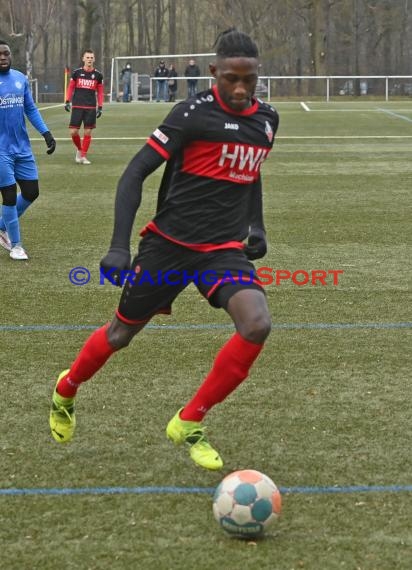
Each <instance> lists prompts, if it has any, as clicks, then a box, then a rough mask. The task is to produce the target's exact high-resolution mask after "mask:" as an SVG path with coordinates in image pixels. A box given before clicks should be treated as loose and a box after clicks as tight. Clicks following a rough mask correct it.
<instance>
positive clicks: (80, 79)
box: [64, 49, 103, 164]
mask: <svg viewBox="0 0 412 570" xmlns="http://www.w3.org/2000/svg"><path fill="white" fill-rule="evenodd" d="M94 60H95V58H94V53H93V51H92V50H90V49H87V50H85V51H84V52H83V55H82V61H83V63H84V66H83V67H79V69H75V70H74V71H73V73H72V76H71V79H70V82H69V86H68V88H67V94H66V104H65V106H64V108H65V109H66V111H67V112H68V113H69V112H70V103H71V111H72V114H71V117H70V125H69V129H70V134H71V136H72V141H73V143H74V145H75V147H76V148H77V151H76V157H75V161H76V162H77V163H78V164H90V161H89V160H88V159H87V151H88V150H89V146H90V143H91V140H92V130H93V129H94V128H95V127H96V118H97V119H98V118H99V117H101V115H102V110H103V75H102V74H101V73H100V71H98V70H97V69H95V67H94ZM96 96H97V102H96ZM96 103H97V113H96ZM82 123H83V126H84V133H83V141H82V140H81V138H80V134H79V129H80V127H81V125H82Z"/></svg>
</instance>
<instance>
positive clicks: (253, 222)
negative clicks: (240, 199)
mask: <svg viewBox="0 0 412 570" xmlns="http://www.w3.org/2000/svg"><path fill="white" fill-rule="evenodd" d="M261 232H263V233H266V230H265V224H264V222H263V199H262V181H261V178H260V177H259V179H258V180H257V181H256V182H255V183H254V184H253V187H252V191H251V194H250V217H249V234H251V233H253V234H260V233H261Z"/></svg>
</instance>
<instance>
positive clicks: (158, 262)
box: [50, 30, 279, 470]
mask: <svg viewBox="0 0 412 570" xmlns="http://www.w3.org/2000/svg"><path fill="white" fill-rule="evenodd" d="M210 71H211V73H212V75H213V76H214V77H215V79H216V85H215V86H213V87H212V88H211V89H208V90H207V91H204V92H201V93H197V94H196V96H195V97H193V98H189V99H187V100H186V101H183V102H180V103H178V104H177V105H176V106H175V107H174V108H173V109H172V111H171V112H170V113H169V115H168V116H167V117H166V119H165V120H164V122H163V123H162V124H161V125H160V126H159V127H158V128H157V129H155V131H154V132H153V133H152V135H151V136H150V137H149V139H148V141H147V143H146V144H145V145H144V147H143V148H142V149H141V150H140V151H139V152H138V153H137V155H136V156H135V157H134V158H133V159H132V161H131V162H130V164H129V166H128V167H127V169H126V170H125V172H124V174H123V176H122V177H121V179H120V181H119V185H118V189H117V194H116V201H115V222H114V231H113V237H112V242H111V246H110V249H109V252H108V254H107V255H106V256H105V257H104V258H103V259H102V261H101V268H102V270H103V271H106V272H110V275H111V276H112V278H113V279H114V280H115V281H116V280H117V282H118V283H119V277H120V275H121V272H122V271H125V270H128V269H129V268H130V236H131V232H132V226H133V223H134V219H135V216H136V211H137V209H138V207H139V205H140V201H141V194H142V184H143V181H144V179H145V178H146V177H147V176H148V175H149V174H151V173H152V172H154V171H155V170H156V169H157V168H159V167H160V166H161V164H162V163H163V162H164V161H167V165H166V168H165V171H164V174H163V178H162V181H161V185H160V189H159V196H158V206H157V212H156V215H155V217H154V218H153V220H152V221H151V222H149V223H148V224H147V225H146V227H145V228H144V230H143V231H142V233H141V235H142V236H143V239H142V240H141V242H140V245H139V251H138V254H137V256H136V257H135V258H134V260H133V262H132V264H131V267H132V270H133V274H134V275H135V276H136V282H135V283H132V282H130V281H128V282H127V283H126V284H125V286H124V288H123V293H122V296H121V299H120V303H119V306H118V310H117V312H116V314H115V316H114V318H113V320H112V322H111V323H110V324H108V325H105V326H103V327H101V328H100V329H98V330H97V331H95V332H94V333H93V334H92V335H91V336H90V337H89V339H88V340H87V341H86V343H85V345H84V346H83V348H82V350H81V351H80V353H79V355H78V356H77V358H76V360H75V361H74V363H73V364H72V366H71V368H70V370H65V371H64V372H62V373H61V374H60V376H59V378H58V381H57V384H56V388H55V390H54V393H53V397H52V407H51V410H50V428H51V432H52V436H53V438H54V439H55V440H56V441H57V442H60V443H65V442H68V441H70V440H71V439H72V437H73V434H74V429H75V413H74V399H75V396H76V393H77V390H78V388H79V386H80V385H81V383H82V382H85V381H86V380H88V379H89V378H91V377H92V376H93V375H94V374H95V373H96V372H97V371H98V370H99V369H100V368H101V367H102V366H103V365H104V363H105V362H106V361H107V359H108V358H109V357H110V356H111V355H112V354H113V353H114V352H116V351H117V350H119V349H121V348H123V347H126V346H127V345H128V344H129V343H130V341H131V340H132V338H133V337H134V336H135V335H136V334H137V333H138V332H139V331H141V330H142V329H143V328H144V326H145V325H146V324H147V323H148V322H149V321H150V319H151V318H152V317H153V316H154V315H155V314H158V313H165V314H170V312H171V306H172V303H173V301H174V300H175V299H176V297H177V296H178V295H179V294H180V293H181V292H182V291H183V290H184V289H185V288H186V287H187V285H188V284H189V282H190V280H186V279H184V280H180V282H179V283H175V284H173V285H170V283H169V284H168V283H167V282H164V281H161V282H156V283H151V282H150V280H145V281H144V282H141V283H139V275H140V274H146V275H147V274H149V275H152V276H157V275H158V274H159V272H160V273H163V274H165V273H166V272H167V271H175V272H176V271H177V272H180V274H182V273H183V272H186V275H189V276H195V275H196V274H199V275H202V274H206V273H208V272H213V273H214V274H215V275H216V276H217V279H216V280H215V281H214V282H208V281H207V280H203V279H202V278H200V279H196V278H195V277H192V282H193V283H194V284H195V285H196V287H197V288H198V290H199V292H200V293H201V294H202V295H203V296H204V297H205V298H206V299H207V300H208V301H209V303H210V305H211V306H213V307H216V308H223V309H225V310H226V311H227V313H228V314H229V315H230V317H231V318H232V320H233V322H234V324H235V327H236V332H235V334H234V335H233V336H232V337H231V338H230V339H229V340H228V341H227V343H226V344H225V345H224V346H223V347H222V348H221V350H220V351H219V353H218V355H217V356H216V359H215V361H214V364H213V366H212V369H211V371H210V372H209V374H208V375H207V376H206V378H205V379H204V381H203V383H202V384H201V386H200V388H199V389H198V391H197V392H196V393H195V394H194V396H193V397H192V399H191V400H190V401H189V402H188V403H187V404H186V405H185V406H184V407H182V408H181V409H180V410H179V411H178V412H177V413H176V414H175V416H174V417H173V418H172V419H171V420H170V422H169V423H168V425H167V428H166V433H167V436H168V438H169V439H170V440H172V441H173V442H174V443H175V444H177V445H179V444H183V443H186V444H188V445H189V451H190V456H191V458H192V460H193V461H194V462H195V463H196V464H198V465H200V466H202V467H204V468H206V469H212V470H215V469H221V468H222V466H223V461H222V459H221V457H220V455H219V453H218V452H217V451H216V450H215V449H213V447H212V446H211V444H210V443H209V441H208V440H207V438H206V436H205V432H204V427H203V425H202V423H201V422H202V420H203V418H204V416H205V415H206V413H207V412H208V411H209V410H210V409H211V408H212V407H213V406H214V405H216V404H217V403H219V402H222V401H223V400H224V399H225V398H226V397H227V396H228V395H229V394H230V393H231V392H233V390H235V389H236V388H237V386H239V385H240V383H241V382H242V381H243V380H244V379H245V378H246V377H247V376H248V373H249V370H250V368H251V367H252V365H253V363H254V361H255V360H256V358H257V357H258V355H259V353H260V352H261V350H262V348H263V345H264V342H265V339H266V337H267V336H268V334H269V332H270V328H271V317H270V314H269V310H268V307H267V303H266V297H265V294H264V292H263V289H262V287H261V285H260V283H259V281H258V279H257V277H256V273H255V268H254V266H253V264H252V263H251V262H250V261H249V260H252V259H258V258H260V257H263V256H264V255H265V253H266V236H265V228H264V223H263V213H262V185H261V176H260V167H261V164H262V163H263V161H264V159H265V158H266V156H267V155H268V153H269V151H270V150H271V148H272V146H273V143H274V136H275V133H276V131H277V128H278V121H279V119H278V115H277V113H276V111H275V109H273V107H271V106H270V105H268V104H267V103H264V102H262V101H259V100H257V99H255V98H254V96H253V94H254V90H255V86H256V82H257V79H258V49H257V46H256V44H255V43H254V42H253V41H252V40H251V38H250V37H249V36H247V35H246V34H243V33H242V32H239V31H237V30H229V31H227V32H225V33H223V34H222V35H221V37H220V39H219V41H218V44H217V51H216V63H215V64H212V65H211V66H210ZM246 239H247V245H245V243H244V240H246ZM228 272H230V274H231V275H232V276H240V275H245V276H247V277H248V279H246V280H244V279H240V277H234V279H231V280H229V281H227V280H226V279H225V278H224V276H225V275H227V273H228ZM250 276H251V278H250ZM119 284H120V283H119ZM165 365H166V366H165V367H166V371H167V362H165Z"/></svg>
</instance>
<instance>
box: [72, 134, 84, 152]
mask: <svg viewBox="0 0 412 570" xmlns="http://www.w3.org/2000/svg"><path fill="white" fill-rule="evenodd" d="M72 141H73V144H74V146H75V147H76V148H77V149H78V150H82V141H81V139H80V135H79V133H77V135H72Z"/></svg>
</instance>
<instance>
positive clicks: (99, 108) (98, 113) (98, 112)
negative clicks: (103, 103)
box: [96, 107, 103, 119]
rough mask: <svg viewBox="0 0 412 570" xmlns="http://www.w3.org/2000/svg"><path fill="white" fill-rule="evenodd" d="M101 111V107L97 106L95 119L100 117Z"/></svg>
mask: <svg viewBox="0 0 412 570" xmlns="http://www.w3.org/2000/svg"><path fill="white" fill-rule="evenodd" d="M102 113H103V107H97V111H96V119H100V117H101V116H102Z"/></svg>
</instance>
